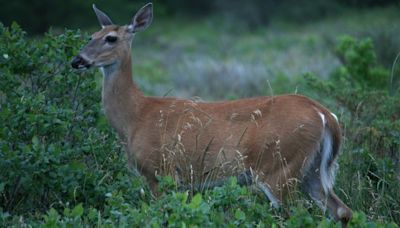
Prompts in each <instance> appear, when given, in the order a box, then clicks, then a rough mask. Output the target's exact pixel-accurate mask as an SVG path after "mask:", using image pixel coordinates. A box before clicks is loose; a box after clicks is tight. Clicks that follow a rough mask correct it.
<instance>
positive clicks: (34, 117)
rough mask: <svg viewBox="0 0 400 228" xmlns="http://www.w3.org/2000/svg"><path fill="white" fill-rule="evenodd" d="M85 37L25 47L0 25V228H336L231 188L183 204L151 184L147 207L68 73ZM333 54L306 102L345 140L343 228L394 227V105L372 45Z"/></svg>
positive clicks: (30, 42)
mask: <svg viewBox="0 0 400 228" xmlns="http://www.w3.org/2000/svg"><path fill="white" fill-rule="evenodd" d="M86 38H87V36H86V35H84V34H81V33H80V32H79V31H78V32H73V31H65V33H64V34H62V35H58V36H56V35H53V34H52V33H48V34H46V35H45V36H44V37H43V38H42V39H40V40H35V39H27V38H26V36H25V33H24V32H23V31H22V30H21V29H20V28H19V27H18V26H17V25H16V24H14V25H12V27H11V28H6V27H4V26H2V25H1V26H0V76H1V78H0V123H1V128H0V224H1V226H11V225H14V226H28V227H29V226H32V227H80V226H89V227H92V226H96V227H116V226H118V227H137V226H140V227H142V226H145V227H164V226H171V227H204V226H207V227H208V226H210V227H221V226H222V227H238V226H239V227H255V226H257V227H339V226H340V224H336V223H334V222H333V221H332V220H331V219H329V218H325V217H322V218H321V215H320V214H318V213H320V212H318V213H314V211H317V209H316V206H315V205H313V206H310V207H308V208H304V204H305V203H304V202H303V201H301V203H298V204H294V205H296V206H293V207H290V208H289V209H288V208H283V209H282V210H279V211H277V210H274V209H272V208H271V207H270V204H269V203H268V202H267V201H266V200H265V198H264V197H261V196H258V195H257V194H254V193H253V192H251V191H250V189H249V188H246V187H241V186H239V185H238V184H237V181H236V179H234V178H232V179H230V181H228V182H227V183H226V184H225V185H224V186H222V187H218V188H215V189H212V190H210V191H206V192H204V193H197V194H194V195H193V194H192V193H191V192H177V186H176V184H175V183H174V182H173V179H172V178H171V177H160V182H161V184H160V186H159V187H160V192H162V193H163V194H162V195H161V196H159V197H158V198H157V199H154V198H152V197H151V194H150V193H149V191H148V190H147V189H146V186H145V184H144V183H143V180H142V179H141V178H139V177H136V176H135V175H134V174H133V173H131V172H130V171H129V170H128V169H127V168H126V161H125V157H124V153H123V150H122V149H121V146H120V143H119V142H118V140H117V139H116V136H115V135H114V133H113V132H112V131H110V127H109V126H108V124H106V121H105V119H104V117H103V114H102V113H101V108H100V88H99V85H98V83H97V81H98V79H97V76H96V75H95V74H94V73H93V72H92V71H89V72H80V71H73V70H72V69H71V68H70V67H69V62H70V60H71V59H72V56H73V55H74V54H76V53H77V52H78V48H79V47H80V46H81V45H82V43H83V42H84V41H85V40H86ZM337 52H338V55H340V56H342V58H343V66H342V67H340V68H339V69H338V70H337V71H335V73H334V74H333V76H332V77H331V78H330V79H329V80H326V81H321V80H319V79H317V78H315V77H313V76H310V75H309V76H308V81H307V82H308V85H309V87H310V88H311V90H310V91H311V92H310V93H314V94H323V96H320V97H325V98H326V100H325V102H326V103H327V104H330V105H331V106H332V109H333V110H342V115H341V116H340V119H341V121H342V125H343V126H344V133H345V136H346V137H345V144H344V148H343V152H344V154H343V156H342V157H341V158H340V161H339V162H340V163H341V167H342V168H341V169H340V170H339V175H338V180H337V186H338V188H339V187H340V188H341V189H339V190H338V191H337V192H338V193H339V194H340V195H341V197H342V198H343V199H344V200H345V201H346V202H347V203H349V206H350V207H352V208H353V209H355V210H356V212H355V213H354V217H353V219H352V220H351V222H350V226H351V227H395V226H396V225H395V224H394V223H393V222H397V223H399V218H400V216H399V211H400V207H399V205H400V202H399V199H400V195H399V191H398V189H399V187H400V186H399V182H398V179H397V178H398V177H399V169H398V166H399V164H398V161H399V153H398V149H399V143H400V141H399V132H400V131H399V130H400V122H399V120H398V118H399V115H400V113H399V112H400V107H399V105H400V102H399V95H398V93H395V94H394V95H389V93H388V91H387V89H386V86H385V80H387V75H388V73H387V71H385V70H383V69H382V68H380V66H379V65H378V64H377V63H376V60H375V57H374V56H375V55H374V52H373V47H372V45H371V43H370V41H368V40H366V41H361V42H359V41H356V40H354V39H352V38H344V39H343V40H342V41H341V43H340V44H339V46H338V51H337ZM143 71H145V70H143ZM155 71H156V70H155ZM292 83H293V82H291V81H290V80H289V79H287V78H284V77H281V78H278V80H276V81H274V82H272V87H273V88H275V87H277V88H278V90H281V91H284V90H285V88H284V86H282V84H292ZM294 200H297V199H294ZM291 205H293V204H291ZM283 211H286V213H287V214H288V215H289V216H286V215H285V216H283V214H285V213H284V212H283ZM318 211H319V210H318ZM357 211H363V212H357Z"/></svg>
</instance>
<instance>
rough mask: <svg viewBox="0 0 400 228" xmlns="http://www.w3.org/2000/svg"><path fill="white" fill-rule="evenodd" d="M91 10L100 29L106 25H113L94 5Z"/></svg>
mask: <svg viewBox="0 0 400 228" xmlns="http://www.w3.org/2000/svg"><path fill="white" fill-rule="evenodd" d="M93 10H94V12H95V13H96V16H97V20H99V23H100V25H101V27H102V28H104V27H105V26H107V25H112V24H113V23H112V21H111V19H110V18H109V17H108V16H107V14H105V13H103V12H102V11H101V10H99V9H97V8H96V6H95V5H94V4H93Z"/></svg>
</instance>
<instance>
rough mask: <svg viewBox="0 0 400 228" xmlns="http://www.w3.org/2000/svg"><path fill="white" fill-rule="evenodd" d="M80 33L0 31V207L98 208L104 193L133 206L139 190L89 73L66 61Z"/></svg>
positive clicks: (18, 209) (29, 209)
mask: <svg viewBox="0 0 400 228" xmlns="http://www.w3.org/2000/svg"><path fill="white" fill-rule="evenodd" d="M85 37H86V36H84V35H81V34H80V33H75V32H72V31H66V32H65V33H64V34H63V35H59V36H54V35H52V34H51V33H50V34H46V35H45V37H44V38H43V39H41V40H27V39H26V37H25V33H24V32H23V31H22V30H21V29H20V28H19V27H18V26H17V25H16V24H13V26H12V27H11V28H6V27H3V26H2V25H1V26H0V53H1V57H0V75H1V80H0V86H1V87H0V88H1V90H0V98H1V103H0V122H1V131H0V148H1V150H0V158H1V159H0V173H1V175H0V183H1V184H0V187H1V189H0V190H1V194H0V207H2V208H3V210H5V211H8V212H10V213H17V214H26V213H37V212H40V211H46V210H48V208H49V207H55V208H62V207H64V206H65V205H68V204H78V203H79V202H84V203H85V204H88V205H91V206H93V207H97V208H102V207H103V204H104V201H105V194H106V193H107V192H112V191H114V190H119V191H122V192H124V193H126V194H128V195H129V196H130V198H129V200H132V201H134V199H136V198H137V197H138V190H139V188H140V187H141V182H140V181H139V180H136V179H133V178H132V177H131V175H129V172H128V170H127V169H126V168H125V167H126V166H125V162H124V159H123V154H122V150H121V149H120V146H119V143H118V141H117V140H116V137H115V136H114V134H113V133H112V132H110V130H109V128H108V126H107V125H105V124H102V123H103V122H104V121H103V118H104V117H103V115H102V113H101V111H100V99H99V98H100V91H99V88H98V86H97V85H96V80H95V75H93V73H82V72H72V69H71V67H70V66H69V62H70V60H71V58H72V56H73V54H75V53H77V51H78V48H79V47H80V46H81V44H82V43H83V41H84V40H85V39H86V38H85Z"/></svg>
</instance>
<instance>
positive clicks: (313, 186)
mask: <svg viewBox="0 0 400 228" xmlns="http://www.w3.org/2000/svg"><path fill="white" fill-rule="evenodd" d="M302 184H303V190H304V191H305V192H306V193H308V194H309V196H310V197H311V198H312V199H313V200H314V202H315V203H316V204H317V205H318V206H319V207H320V208H321V209H322V210H323V211H324V212H325V210H326V209H328V212H329V214H330V216H331V217H332V218H333V219H334V220H335V221H341V222H342V224H343V226H346V225H347V223H348V222H349V220H350V219H351V216H352V211H351V209H350V208H349V207H347V206H346V204H344V203H343V202H342V201H341V200H340V199H339V197H338V196H337V195H336V194H335V193H334V192H333V190H332V189H330V190H329V191H328V192H327V193H326V192H325V191H324V189H323V186H322V183H321V179H320V176H319V172H318V171H315V172H308V173H307V175H306V176H305V177H304V179H303V182H302Z"/></svg>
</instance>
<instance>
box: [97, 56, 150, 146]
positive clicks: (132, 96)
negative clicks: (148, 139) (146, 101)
mask: <svg viewBox="0 0 400 228" xmlns="http://www.w3.org/2000/svg"><path fill="white" fill-rule="evenodd" d="M101 71H102V73H103V75H104V78H103V91H102V103H103V108H104V112H105V114H106V116H107V119H108V121H109V122H110V124H111V125H112V126H113V127H114V128H115V129H116V130H117V132H118V134H119V136H120V137H121V138H122V139H123V140H126V139H127V138H129V136H130V135H129V134H131V132H133V131H132V129H133V128H134V125H135V124H134V123H135V122H136V119H137V118H138V110H139V106H140V104H141V102H142V100H143V94H142V92H141V91H140V90H139V89H138V87H137V86H136V85H135V84H134V82H133V80H132V63H131V56H130V55H128V57H127V58H123V59H122V60H120V61H118V62H116V63H114V64H112V65H108V66H105V67H102V68H101Z"/></svg>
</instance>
